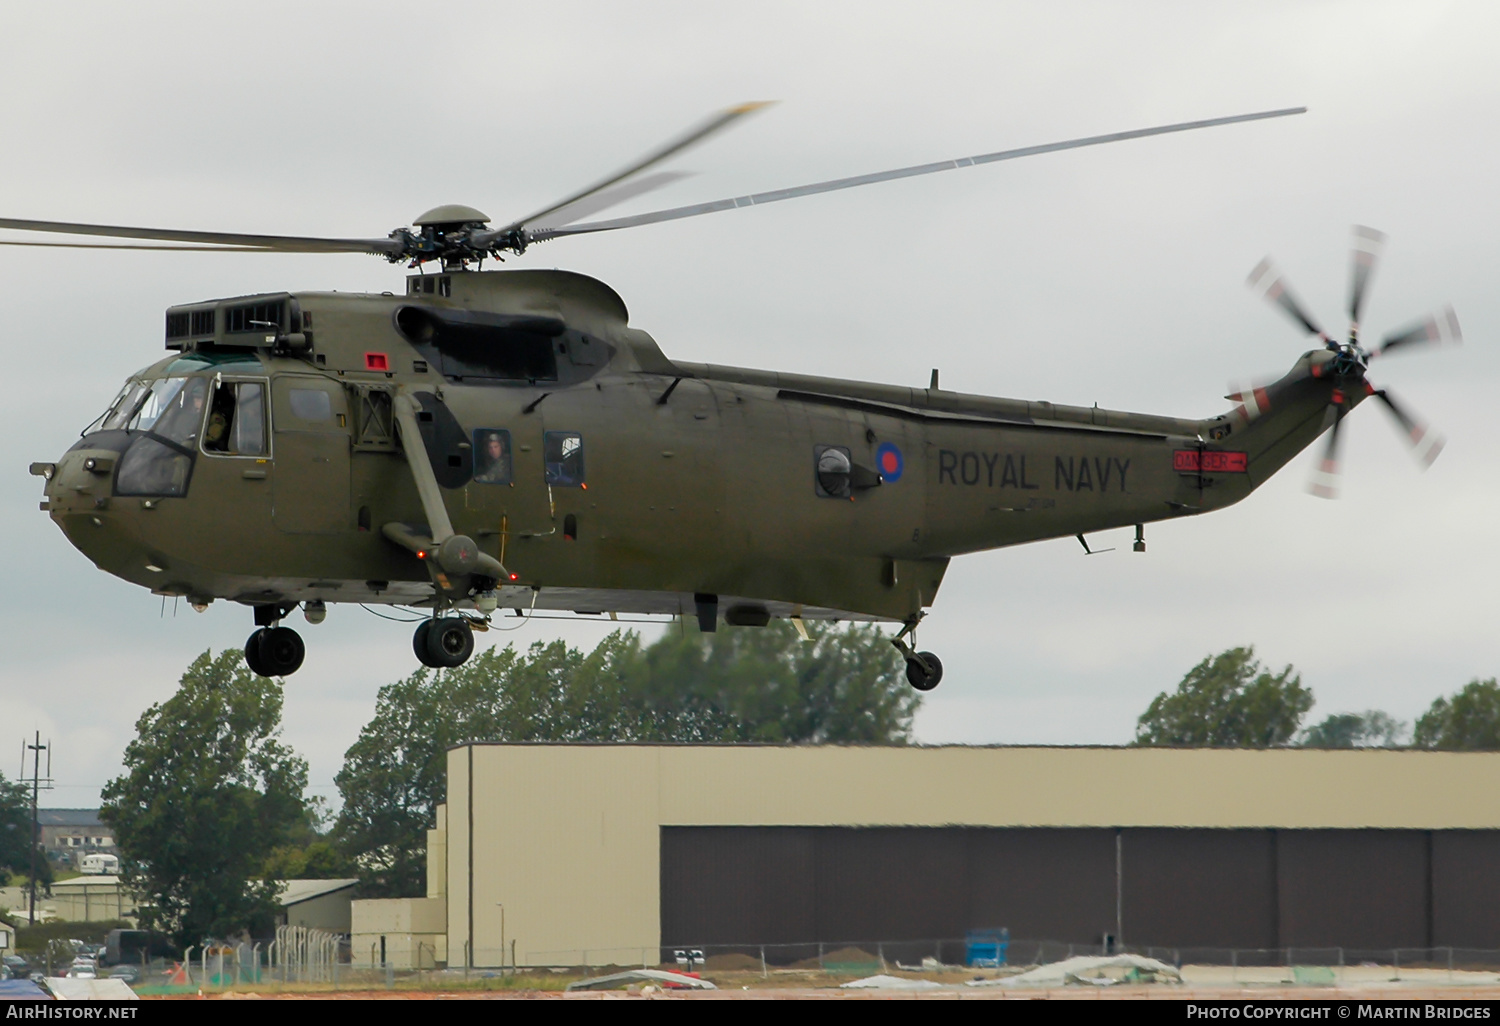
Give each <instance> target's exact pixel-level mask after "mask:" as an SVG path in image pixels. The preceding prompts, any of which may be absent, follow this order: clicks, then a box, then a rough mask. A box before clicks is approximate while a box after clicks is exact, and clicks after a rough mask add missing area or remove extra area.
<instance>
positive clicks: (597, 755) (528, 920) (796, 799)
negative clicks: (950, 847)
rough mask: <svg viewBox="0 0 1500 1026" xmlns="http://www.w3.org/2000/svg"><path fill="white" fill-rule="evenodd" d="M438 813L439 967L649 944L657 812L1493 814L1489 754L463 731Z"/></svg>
mask: <svg viewBox="0 0 1500 1026" xmlns="http://www.w3.org/2000/svg"><path fill="white" fill-rule="evenodd" d="M471 767H472V769H471ZM471 780H472V786H471ZM471 799H472V800H471ZM446 812H447V819H446V824H447V831H446V845H447V872H446V876H447V884H448V917H447V918H448V941H449V951H450V953H451V961H452V964H454V965H463V964H464V957H465V956H464V952H465V950H466V948H465V944H466V942H468V941H469V940H470V938H471V937H472V940H473V953H472V964H473V965H476V966H496V965H499V964H501V959H502V957H504V958H505V959H506V960H507V961H508V960H509V951H508V948H509V944H510V942H511V941H515V942H516V955H517V960H518V961H519V962H520V964H522V965H525V964H548V963H551V964H557V963H576V962H579V961H587V962H590V963H592V964H595V965H599V964H605V963H609V962H615V963H621V964H625V963H631V962H640V961H645V960H648V959H649V960H653V961H654V960H655V958H656V957H657V956H656V952H657V949H658V946H659V944H660V904H661V903H660V865H659V856H660V851H659V843H660V830H661V828H662V827H663V826H715V825H718V826H731V825H732V826H804V825H805V826H813V825H818V826H949V825H955V826H963V825H967V826H1049V827H1116V826H1119V827H1143V826H1157V827H1223V828H1230V827H1241V828H1243V827H1276V828H1283V829H1298V828H1356V827H1375V828H1389V829H1495V828H1500V753H1468V752H1465V753H1450V752H1413V751H1391V750H1342V751H1325V750H1307V749H1272V750H1223V749H1218V750H1215V749H1145V748H967V747H956V746H955V747H933V748H918V747H910V748H882V747H835V746H797V747H775V746H707V745H681V746H675V745H664V746H647V745H544V744H538V745H473V746H466V747H462V748H456V749H453V750H452V751H450V752H449V755H448V804H447V808H446ZM470 824H472V831H471V829H470ZM471 843H472V857H471ZM501 905H504V919H505V923H504V930H505V934H504V943H503V944H502V937H501V910H500V906H501ZM471 911H472V920H473V927H472V933H471V932H470V913H471ZM502 951H504V954H503V956H502Z"/></svg>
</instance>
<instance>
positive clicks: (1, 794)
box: [0, 773, 46, 874]
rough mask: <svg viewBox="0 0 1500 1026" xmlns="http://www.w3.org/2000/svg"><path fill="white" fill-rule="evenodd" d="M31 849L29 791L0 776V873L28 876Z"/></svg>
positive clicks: (41, 861) (26, 787) (23, 786)
mask: <svg viewBox="0 0 1500 1026" xmlns="http://www.w3.org/2000/svg"><path fill="white" fill-rule="evenodd" d="M32 846H33V841H32V834H31V788H30V787H28V786H27V785H25V784H22V783H19V782H17V783H11V782H10V781H9V780H6V779H5V774H3V773H0V871H5V870H9V871H10V872H13V873H28V874H29V873H30V872H31V849H32ZM45 861H46V860H45V859H41V858H39V859H38V865H41V864H42V863H44V862H45Z"/></svg>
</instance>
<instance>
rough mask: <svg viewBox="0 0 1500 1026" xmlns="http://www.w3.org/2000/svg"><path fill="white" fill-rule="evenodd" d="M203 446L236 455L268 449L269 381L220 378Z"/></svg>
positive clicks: (262, 451)
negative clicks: (267, 393) (226, 379)
mask: <svg viewBox="0 0 1500 1026" xmlns="http://www.w3.org/2000/svg"><path fill="white" fill-rule="evenodd" d="M203 448H204V449H205V450H207V451H208V452H221V453H226V454H229V455H234V456H264V455H265V453H266V403H265V385H263V384H261V383H260V382H258V381H220V382H218V383H217V384H216V385H215V386H214V396H213V402H212V403H210V404H209V409H208V422H207V424H205V425H204V428H203Z"/></svg>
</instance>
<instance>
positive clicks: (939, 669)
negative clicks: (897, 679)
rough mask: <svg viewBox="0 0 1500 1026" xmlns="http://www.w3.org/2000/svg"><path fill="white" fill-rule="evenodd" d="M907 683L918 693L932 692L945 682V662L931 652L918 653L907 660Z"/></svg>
mask: <svg viewBox="0 0 1500 1026" xmlns="http://www.w3.org/2000/svg"><path fill="white" fill-rule="evenodd" d="M906 682H907V683H908V684H910V685H911V686H912V687H914V688H916V689H917V690H918V691H931V690H932V689H933V688H935V687H937V686H938V685H939V684H941V683H942V682H943V661H942V660H941V659H939V658H938V657H937V656H935V655H933V654H932V653H931V652H917V653H916V654H914V655H912V656H911V657H910V658H908V659H907V660H906Z"/></svg>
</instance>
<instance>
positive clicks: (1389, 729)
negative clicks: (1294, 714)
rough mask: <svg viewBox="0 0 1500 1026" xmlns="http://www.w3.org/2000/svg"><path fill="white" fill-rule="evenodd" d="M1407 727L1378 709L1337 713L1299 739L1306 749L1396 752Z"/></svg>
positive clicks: (1298, 741) (1303, 733)
mask: <svg viewBox="0 0 1500 1026" xmlns="http://www.w3.org/2000/svg"><path fill="white" fill-rule="evenodd" d="M1405 736H1406V724H1405V723H1403V722H1401V721H1400V720H1398V719H1394V718H1392V717H1391V716H1390V715H1388V714H1387V713H1383V712H1381V711H1380V710H1379V709H1366V710H1365V711H1364V712H1362V713H1334V714H1333V715H1331V716H1328V717H1326V718H1325V719H1323V720H1322V721H1321V722H1319V723H1316V724H1314V725H1313V726H1311V727H1308V728H1307V729H1306V730H1304V731H1303V732H1302V736H1301V737H1299V738H1298V739H1297V743H1298V744H1299V745H1303V746H1305V747H1307V748H1397V747H1399V746H1400V744H1401V739H1402V738H1403V737H1405Z"/></svg>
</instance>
